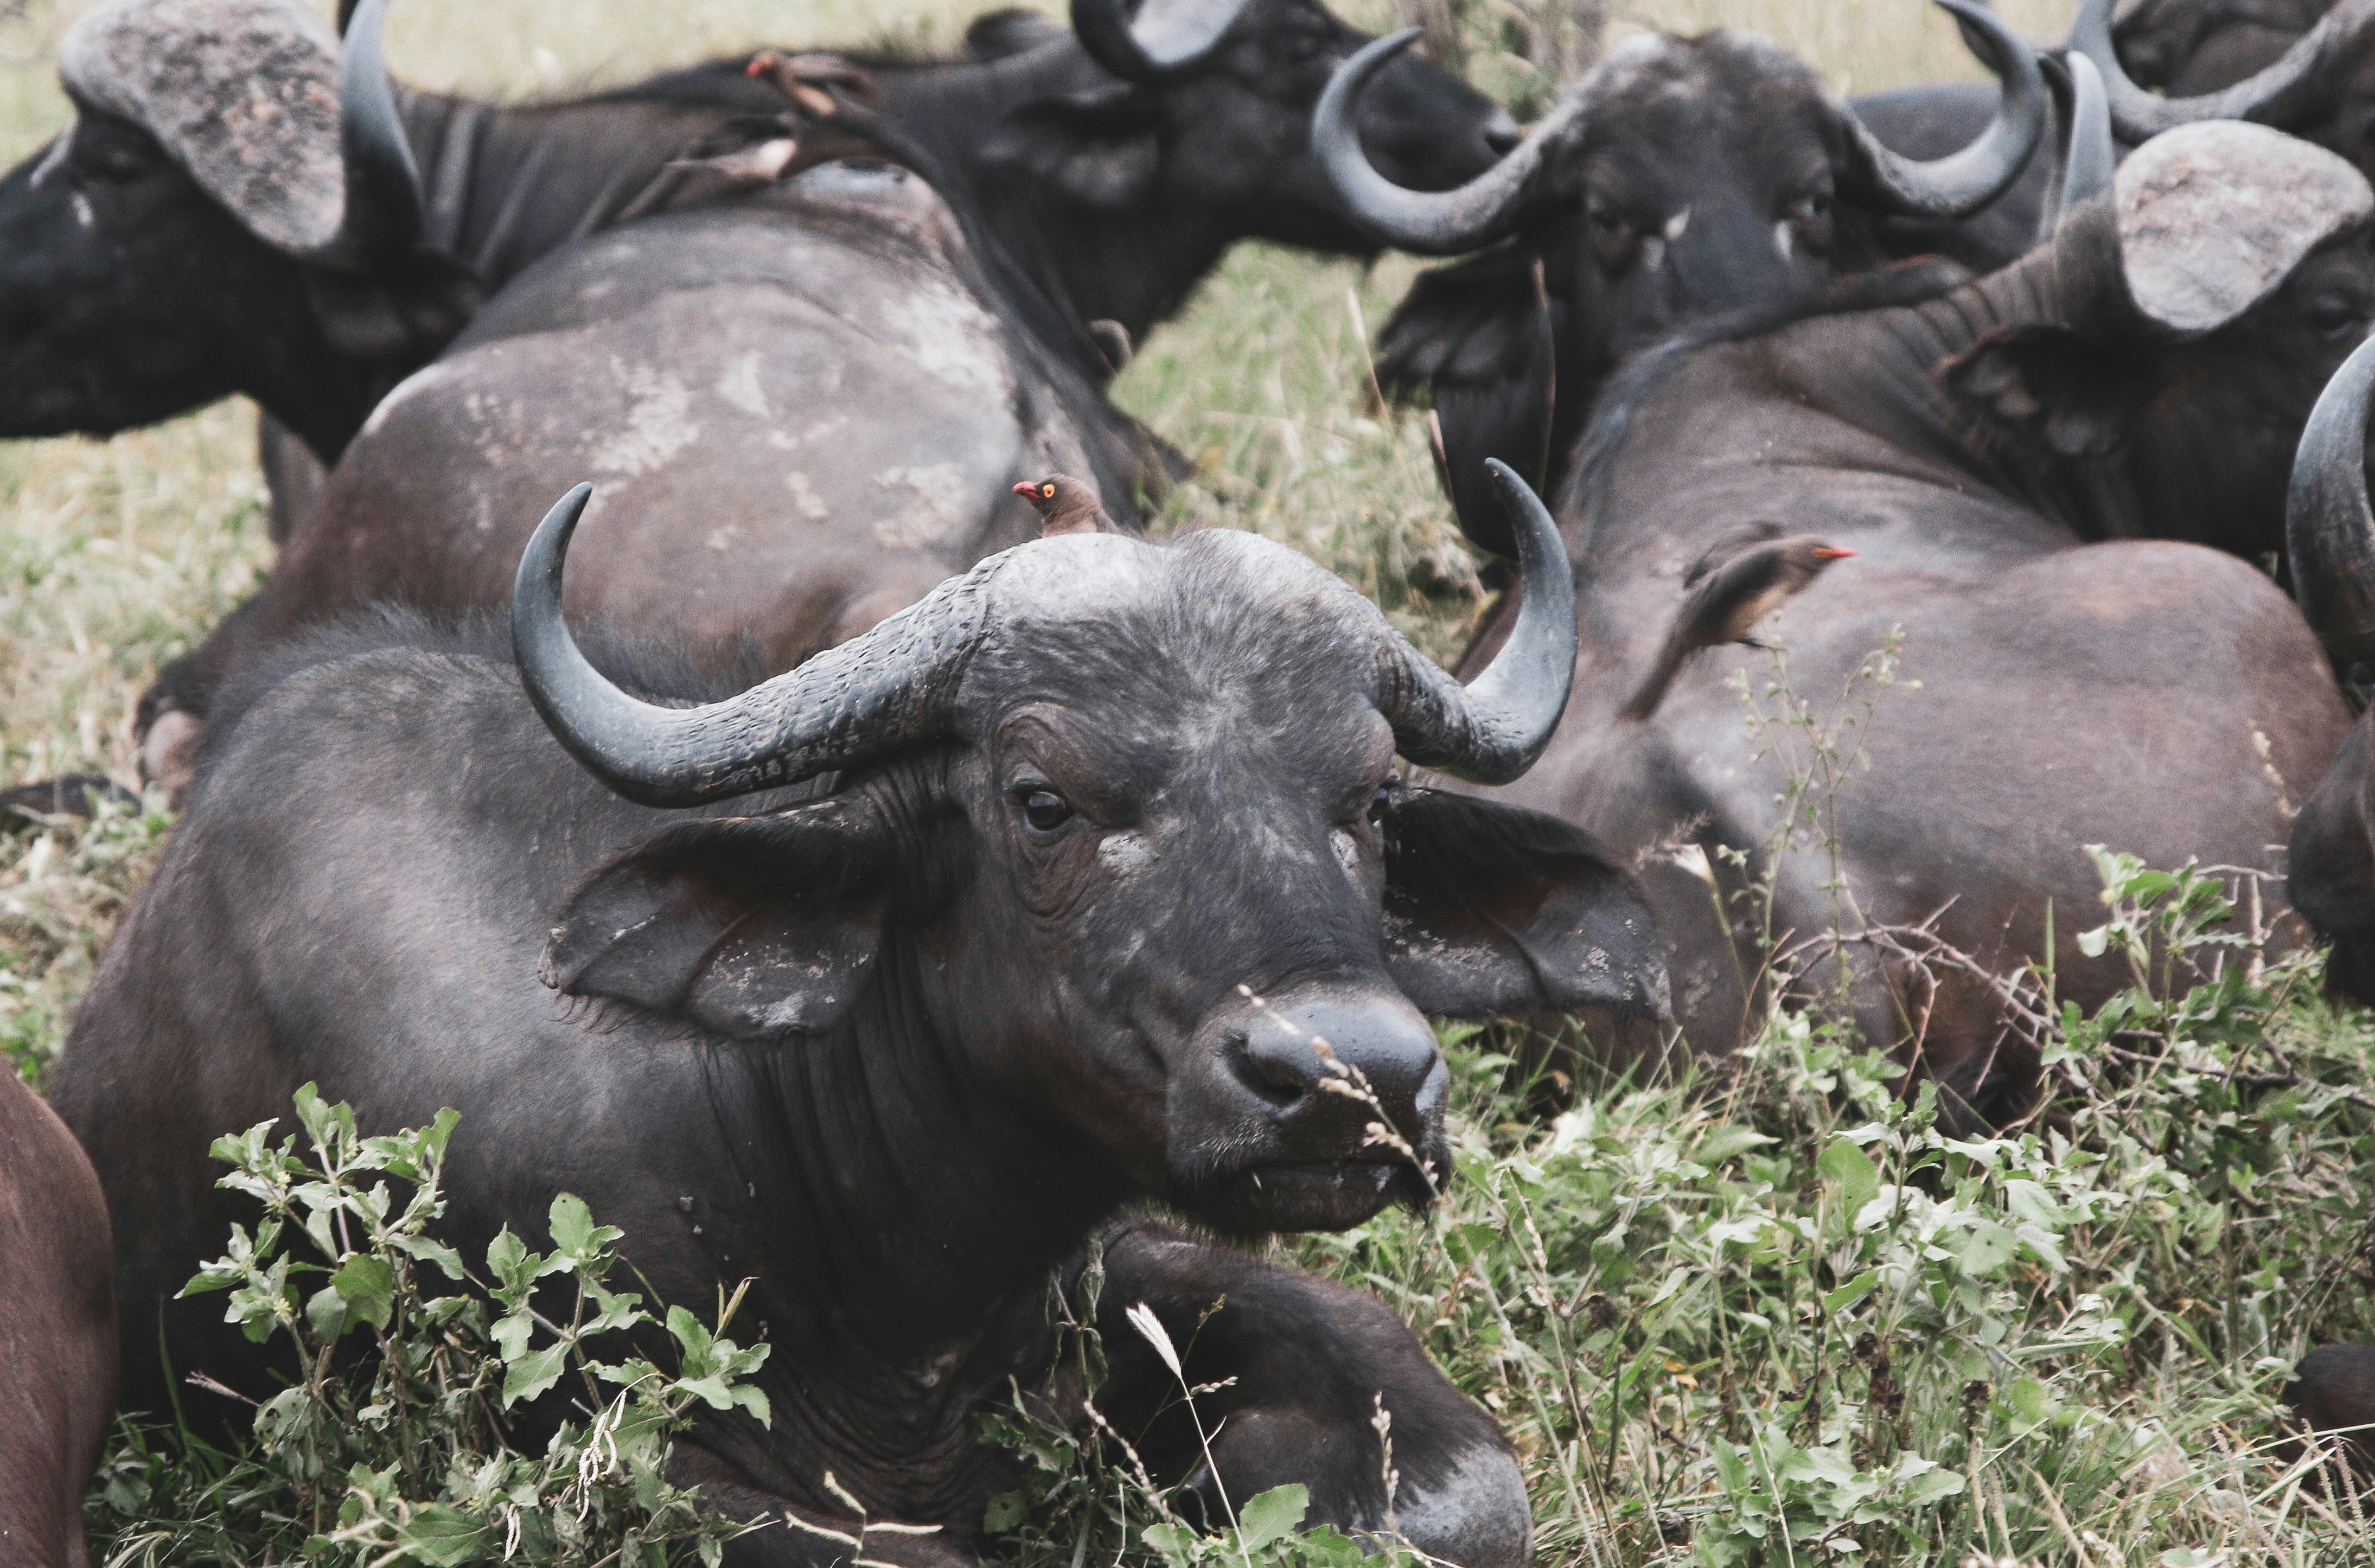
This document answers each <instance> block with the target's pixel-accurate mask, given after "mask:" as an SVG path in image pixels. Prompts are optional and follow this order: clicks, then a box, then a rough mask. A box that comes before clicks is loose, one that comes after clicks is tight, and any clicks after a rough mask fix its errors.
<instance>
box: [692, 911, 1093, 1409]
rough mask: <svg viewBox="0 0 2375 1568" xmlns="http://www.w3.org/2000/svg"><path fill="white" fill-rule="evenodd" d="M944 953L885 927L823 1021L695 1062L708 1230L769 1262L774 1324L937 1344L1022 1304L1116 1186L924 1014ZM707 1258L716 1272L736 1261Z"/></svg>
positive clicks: (846, 1340)
mask: <svg viewBox="0 0 2375 1568" xmlns="http://www.w3.org/2000/svg"><path fill="white" fill-rule="evenodd" d="M948 961H951V960H950V958H949V956H948V955H945V954H941V953H939V952H937V951H936V950H935V949H934V948H933V947H932V945H931V944H930V943H929V942H928V941H927V940H925V939H922V938H921V937H919V935H918V934H916V933H901V932H899V931H897V930H893V931H892V933H890V934H889V935H888V936H887V937H886V940H885V948H884V950H883V952H882V955H881V958H880V961H879V965H878V970H877V973H876V975H875V978H874V980H873V982H872V984H869V985H868V989H867V994H866V996H865V997H864V998H863V1000H861V1002H860V1003H859V1004H858V1006H857V1008H855V1009H854V1011H853V1014H852V1016H851V1017H850V1018H849V1019H848V1020H845V1022H844V1023H843V1024H842V1025H841V1026H840V1027H838V1028H836V1029H834V1030H833V1031H832V1032H830V1033H828V1034H826V1035H823V1036H820V1037H816V1038H813V1039H809V1040H802V1041H793V1042H790V1043H786V1044H784V1045H782V1046H779V1047H776V1048H774V1049H773V1050H771V1051H768V1052H767V1053H765V1054H764V1055H759V1056H755V1057H753V1056H749V1055H743V1054H740V1053H719V1054H715V1055H712V1056H710V1057H709V1058H708V1068H707V1070H708V1071H710V1073H711V1074H712V1081H713V1099H714V1100H715V1102H716V1103H717V1104H718V1106H719V1108H720V1114H721V1115H722V1116H724V1117H725V1118H726V1119H727V1122H728V1125H729V1126H732V1127H733V1129H734V1134H735V1136H734V1138H733V1139H732V1140H731V1141H732V1146H733V1147H735V1148H736V1149H739V1150H741V1151H743V1158H742V1159H740V1160H739V1161H737V1167H738V1168H737V1169H736V1170H735V1171H733V1172H732V1173H728V1175H729V1178H730V1179H729V1181H728V1183H727V1186H728V1190H727V1191H726V1192H725V1193H724V1194H723V1197H721V1199H720V1213H721V1218H723V1219H725V1220H726V1221H727V1222H726V1223H725V1224H724V1225H722V1226H721V1227H720V1229H719V1230H718V1232H716V1233H715V1237H714V1238H713V1241H712V1245H713V1247H715V1248H717V1249H721V1250H724V1251H727V1252H730V1253H732V1254H733V1255H735V1256H737V1257H741V1256H747V1257H749V1258H750V1259H753V1260H756V1259H759V1258H762V1257H763V1258H766V1259H768V1260H769V1263H770V1265H771V1266H770V1267H768V1268H767V1269H765V1271H764V1276H765V1277H764V1279H763V1284H764V1285H765V1288H766V1291H767V1293H768V1295H769V1296H770V1297H771V1298H773V1301H772V1303H771V1304H772V1306H773V1309H774V1311H775V1312H777V1313H778V1314H780V1315H781V1316H780V1317H779V1318H778V1321H777V1329H776V1332H777V1333H778V1335H780V1334H782V1333H783V1331H784V1328H785V1326H786V1324H787V1323H795V1324H800V1325H802V1326H804V1327H805V1330H806V1332H807V1333H808V1334H809V1335H810V1336H814V1337H818V1338H821V1339H823V1340H826V1341H828V1342H830V1343H832V1344H833V1345H835V1346H837V1347H839V1348H841V1349H843V1350H848V1349H850V1348H852V1347H858V1346H862V1347H864V1348H865V1350H867V1351H868V1353H869V1354H870V1355H871V1356H873V1357H877V1358H884V1359H887V1360H890V1361H892V1362H896V1361H898V1360H900V1359H901V1358H903V1357H907V1356H925V1355H929V1354H935V1353H938V1352H939V1351H941V1350H944V1349H945V1348H946V1347H948V1346H950V1345H951V1344H954V1343H959V1342H962V1341H963V1340H965V1339H966V1338H968V1337H970V1336H972V1335H975V1334H977V1333H978V1332H979V1331H980V1328H981V1326H982V1325H984V1324H985V1323H987V1322H991V1321H994V1320H995V1319H997V1318H998V1316H999V1315H1000V1314H1001V1313H1003V1312H1005V1311H1007V1310H1009V1309H1011V1308H1013V1307H1014V1306H1016V1305H1017V1304H1018V1303H1035V1301H1036V1299H1037V1294H1038V1292H1039V1291H1041V1290H1042V1289H1043V1287H1044V1285H1045V1281H1046V1277H1047V1274H1048V1271H1049V1270H1050V1269H1051V1268H1052V1267H1055V1266H1056V1265H1057V1264H1058V1262H1059V1261H1060V1260H1061V1259H1062V1258H1063V1257H1065V1256H1067V1255H1068V1254H1069V1253H1070V1252H1071V1251H1072V1250H1074V1249H1075V1248H1076V1247H1078V1246H1079V1244H1080V1243H1081V1239H1082V1237H1083V1236H1084V1235H1086V1233H1087V1232H1088V1231H1089V1229H1090V1228H1091V1227H1092V1226H1093V1224H1095V1223H1096V1221H1097V1220H1100V1219H1102V1218H1103V1217H1104V1216H1105V1215H1106V1214H1108V1213H1109V1212H1111V1211H1112V1210H1113V1209H1114V1208H1116V1207H1117V1205H1118V1204H1119V1203H1120V1202H1122V1201H1123V1199H1124V1198H1125V1197H1127V1196H1128V1193H1127V1191H1126V1188H1125V1187H1124V1185H1123V1184H1122V1182H1121V1180H1120V1178H1119V1177H1118V1175H1117V1173H1115V1172H1113V1170H1112V1169H1111V1167H1110V1166H1109V1165H1108V1164H1106V1163H1105V1161H1103V1160H1102V1159H1101V1158H1099V1157H1098V1156H1096V1155H1095V1154H1093V1152H1092V1151H1091V1150H1090V1149H1088V1147H1087V1145H1086V1144H1085V1141H1084V1140H1082V1139H1081V1138H1078V1137H1077V1136H1074V1135H1072V1134H1069V1133H1068V1132H1066V1131H1064V1130H1063V1129H1061V1128H1058V1127H1053V1126H1048V1125H1047V1124H1046V1123H1045V1122H1043V1121H1041V1120H1039V1119H1037V1118H1035V1117H1034V1116H1031V1115H1029V1114H1025V1113H1024V1112H1023V1111H1022V1109H1021V1108H1019V1107H1018V1106H1017V1105H1015V1103H1014V1102H1012V1101H1011V1100H1010V1099H1009V1098H1008V1097H1007V1096H1006V1095H1005V1094H1004V1093H1003V1092H1002V1091H1000V1090H999V1089H998V1087H997V1086H996V1085H994V1084H992V1083H990V1082H988V1081H987V1080H986V1079H984V1078H983V1077H982V1076H981V1075H980V1074H978V1073H977V1072H976V1071H975V1069H974V1068H973V1067H972V1065H971V1055H970V1052H969V1051H968V1049H967V1042H966V1041H965V1040H964V1039H963V1037H962V1034H961V1032H959V1031H956V1030H951V1029H948V1028H945V1027H943V1026H941V1025H940V1024H939V1023H936V1022H935V1020H934V1018H933V1014H934V1013H935V1012H936V1011H937V1010H938V1009H936V1008H934V1007H932V1006H931V1005H930V1004H929V1003H928V1001H927V1000H926V999H925V998H926V994H927V988H928V986H929V985H930V984H931V974H932V973H933V971H934V970H935V969H936V968H938V967H939V966H941V965H942V964H944V963H946V962H948ZM957 961H961V960H957ZM734 1182H738V1183H740V1190H739V1192H735V1191H733V1190H731V1186H732V1183H734ZM737 1198H739V1199H740V1200H741V1201H740V1202H739V1203H738V1202H736V1201H735V1199H737ZM717 1261H718V1263H719V1265H720V1267H719V1277H720V1278H732V1277H734V1269H735V1268H736V1267H738V1265H737V1264H736V1263H735V1262H734V1261H732V1259H730V1258H721V1259H718V1260H717ZM747 1271H748V1270H746V1272H747Z"/></svg>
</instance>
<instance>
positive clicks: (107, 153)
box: [0, 0, 473, 453]
mask: <svg viewBox="0 0 2375 1568" xmlns="http://www.w3.org/2000/svg"><path fill="white" fill-rule="evenodd" d="M384 10H385V3H384V0H367V3H366V4H365V5H364V6H362V7H361V8H360V12H359V13H358V15H357V18H356V20H355V25H354V27H353V29H351V32H350V34H349V40H348V42H347V45H346V49H345V53H344V59H343V62H342V61H341V58H340V51H339V44H338V41H337V39H336V38H335V37H334V36H333V35H332V34H331V32H330V29H329V24H328V23H327V22H326V21H325V20H324V19H323V18H322V17H321V16H320V15H319V14H318V13H317V12H315V11H314V10H313V7H311V6H305V5H302V4H300V3H298V0H112V3H111V4H108V5H105V6H100V8H99V9H98V10H95V11H92V12H90V13H89V15H87V16H85V17H84V18H82V19H81V20H80V21H78V22H77V23H76V24H75V26H74V27H73V29H71V30H70V31H69V32H68V33H67V34H66V38H65V46H64V48H63V50H62V52H61V53H60V58H59V74H60V76H61V77H63V78H64V81H65V88H66V91H67V93H68V95H69V96H70V97H71V98H72V99H73V100H74V104H75V110H76V115H75V120H74V123H73V124H70V125H69V126H67V127H66V129H65V130H64V131H62V132H60V133H59V134H58V136H56V137H55V138H54V139H53V140H52V141H51V142H50V144H49V145H48V146H47V147H44V148H43V149H42V150H41V151H40V152H38V153H36V154H35V155H34V156H33V157H32V158H30V159H28V160H27V161H26V162H24V163H23V164H20V165H19V166H18V168H16V169H15V170H13V171H10V172H9V173H8V174H7V175H6V178H5V179H0V435H14V436H24V435H51V434H57V433H62V432H65V431H69V430H91V431H102V432H105V431H113V430H121V429H124V428H125V427H126V426H131V425H137V424H143V423H146V422H148V421H150V420H154V419H162V418H165V417H166V416H168V415H171V414H175V413H179V412H180V411H182V410H183V409H184V408H188V407H192V406H194V405H195V404H199V403H204V402H208V401H211V400H213V399H214V398H217V397H219V396H222V395H226V394H228V393H231V392H239V391H244V392H249V393H254V394H256V395H259V396H260V397H265V398H266V399H270V397H271V395H272V394H273V393H274V392H276V391H284V392H286V391H290V390H293V389H294V388H295V387H297V386H299V385H304V386H307V387H309V388H311V389H313V394H314V397H315V398H316V399H317V400H320V401H326V402H337V403H340V404H342V405H343V404H359V405H360V407H357V408H354V409H352V410H349V409H348V408H346V407H341V408H340V409H338V410H337V411H336V413H332V412H331V411H329V410H327V409H324V410H322V412H324V413H325V415H327V416H328V419H327V420H326V421H325V423H326V425H327V428H333V429H340V428H342V429H344V430H351V429H352V428H353V425H354V424H355V423H358V422H360V411H361V410H363V409H367V408H368V407H369V406H370V401H371V399H372V396H373V395H375V394H376V392H377V391H379V390H384V388H382V387H381V386H379V385H377V384H376V382H377V380H379V379H383V378H377V377H375V376H374V373H373V371H372V368H371V366H372V361H375V360H381V361H388V362H391V363H400V364H401V365H402V366H403V368H406V369H408V368H409V367H410V365H411V364H412V363H413V362H416V361H417V360H418V359H419V358H420V357H422V350H421V349H420V348H419V347H418V345H417V342H416V340H417V339H421V338H428V339H431V340H442V338H443V336H451V334H452V333H453V332H455V331H456V330H458V328H459V327H460V325H461V324H462V323H463V321H464V320H465V319H467V312H468V310H469V308H470V306H471V304H472V302H473V300H472V295H473V290H472V289H471V286H470V283H469V280H468V278H467V276H465V275H464V274H463V273H462V272H461V271H460V269H459V268H457V267H455V265H453V264H451V263H450V262H446V261H444V260H443V259H442V258H439V257H435V256H431V255H428V254H424V253H419V252H417V251H416V250H415V241H416V239H417V237H418V235H419V229H420V198H419V186H418V182H417V179H416V176H415V172H414V170H413V166H412V155H411V152H410V150H409V148H408V147H407V146H406V143H405V139H404V135H403V128H402V126H401V124H399V123H398V121H397V119H396V104H395V99H394V94H393V91H392V89H391V88H390V87H389V84H388V81H387V76H386V72H385V69H384V65H383V63H382V59H381V54H380V44H379V29H380V21H381V18H382V16H383V14H384ZM227 347H228V348H230V352H226V348H227ZM325 387H337V388H339V389H340V392H341V394H342V395H335V396H332V397H329V398H327V399H321V398H320V393H321V390H322V389H323V388H325ZM279 401H280V402H281V403H282V404H283V406H289V405H291V404H294V405H296V406H298V407H301V406H302V405H303V403H304V402H305V401H306V399H303V398H293V397H283V398H282V399H280V400H279ZM349 413H351V418H344V417H345V416H347V415H348V414H349ZM329 444H331V448H332V452H333V453H335V442H331V443H329Z"/></svg>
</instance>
